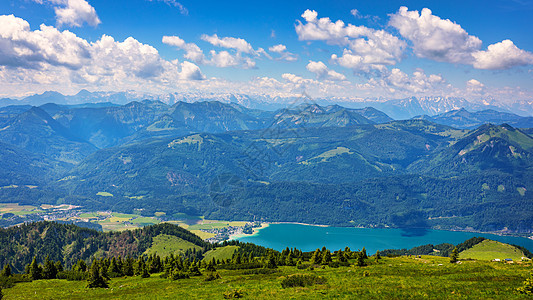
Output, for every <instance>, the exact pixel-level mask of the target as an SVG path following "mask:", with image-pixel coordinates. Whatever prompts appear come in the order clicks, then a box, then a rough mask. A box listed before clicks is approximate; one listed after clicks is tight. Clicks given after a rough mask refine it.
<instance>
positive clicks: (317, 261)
mask: <svg viewBox="0 0 533 300" xmlns="http://www.w3.org/2000/svg"><path fill="white" fill-rule="evenodd" d="M321 261H322V255H320V250H318V249H316V250H315V252H313V255H312V256H311V263H312V264H314V265H318V264H320V262H321Z"/></svg>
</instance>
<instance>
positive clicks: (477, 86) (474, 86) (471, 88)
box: [466, 79, 485, 93]
mask: <svg viewBox="0 0 533 300" xmlns="http://www.w3.org/2000/svg"><path fill="white" fill-rule="evenodd" d="M466 89H467V91H468V92H471V93H481V92H483V91H484V90H485V85H484V84H483V83H481V82H479V81H478V80H476V79H470V80H468V81H467V82H466Z"/></svg>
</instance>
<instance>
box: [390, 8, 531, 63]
mask: <svg viewBox="0 0 533 300" xmlns="http://www.w3.org/2000/svg"><path fill="white" fill-rule="evenodd" d="M389 25H391V26H392V27H394V28H396V29H397V30H398V32H399V33H400V34H401V35H402V36H403V37H405V38H406V39H408V40H409V41H411V42H412V47H413V51H414V53H415V55H416V56H418V57H424V58H428V59H432V60H435V61H441V62H448V63H458V64H468V65H472V66H473V67H474V68H477V69H509V68H512V67H515V66H523V65H529V64H533V53H531V52H527V51H524V50H521V49H519V48H518V47H516V46H515V45H514V43H513V42H512V41H510V40H504V41H502V42H499V43H496V44H493V45H490V46H488V49H487V50H486V51H482V50H480V49H481V46H482V41H481V40H480V39H479V38H477V37H476V36H473V35H469V34H468V33H467V32H466V31H465V30H464V29H463V28H462V27H461V26H460V25H459V24H456V23H454V22H452V21H450V20H448V19H446V20H444V19H441V18H440V17H438V16H435V15H433V13H432V12H431V10H430V9H428V8H424V9H422V11H421V13H419V12H418V11H416V10H415V11H409V10H408V8H407V7H404V6H403V7H401V8H400V9H399V10H398V12H396V13H395V14H392V15H391V19H390V21H389Z"/></svg>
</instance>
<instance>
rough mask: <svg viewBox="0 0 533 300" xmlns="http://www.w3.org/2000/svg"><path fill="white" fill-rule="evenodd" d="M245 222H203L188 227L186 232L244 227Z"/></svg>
mask: <svg viewBox="0 0 533 300" xmlns="http://www.w3.org/2000/svg"><path fill="white" fill-rule="evenodd" d="M244 225H246V222H225V221H210V220H204V221H203V222H200V224H194V225H189V227H188V228H187V229H188V230H200V229H217V228H224V227H228V226H244Z"/></svg>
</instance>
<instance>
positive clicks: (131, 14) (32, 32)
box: [0, 0, 533, 102]
mask: <svg viewBox="0 0 533 300" xmlns="http://www.w3.org/2000/svg"><path fill="white" fill-rule="evenodd" d="M532 20H533V0H486V1H468V0H467V1H464V0H463V1H436V0H430V1H427V0H426V1H279V0H274V1H263V2H258V1H198V0H196V1H191V0H179V1H178V0H113V1H109V0H2V1H0V97H21V96H25V95H30V94H34V93H42V92H44V91H48V90H54V91H58V92H61V93H63V94H75V93H77V92H79V91H80V90H81V89H87V90H89V91H116V92H118V91H136V92H142V93H152V94H166V93H214V94H216V93H235V94H248V95H268V96H272V97H275V96H281V97H285V96H292V95H298V94H301V93H302V92H306V93H307V94H308V95H310V96H314V97H343V98H353V99H357V98H383V99H395V98H403V97H410V96H417V97H421V96H451V97H464V98H466V99H467V100H470V101H483V100H486V99H491V101H501V102H513V101H517V100H531V99H533V34H532V32H531V28H533V21H532Z"/></svg>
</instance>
